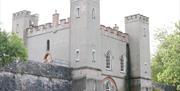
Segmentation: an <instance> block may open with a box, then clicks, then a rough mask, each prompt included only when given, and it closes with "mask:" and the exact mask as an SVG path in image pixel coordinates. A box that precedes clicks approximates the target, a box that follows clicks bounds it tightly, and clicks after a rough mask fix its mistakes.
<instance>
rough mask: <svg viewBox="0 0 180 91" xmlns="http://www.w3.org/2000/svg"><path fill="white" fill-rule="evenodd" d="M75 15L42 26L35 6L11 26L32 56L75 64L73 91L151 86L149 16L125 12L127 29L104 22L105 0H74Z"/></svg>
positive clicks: (143, 90) (146, 89) (134, 90)
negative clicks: (126, 13)
mask: <svg viewBox="0 0 180 91" xmlns="http://www.w3.org/2000/svg"><path fill="white" fill-rule="evenodd" d="M70 6H71V7H70V18H68V19H59V14H58V13H57V12H55V14H53V16H52V23H46V24H43V25H38V15H37V14H31V12H30V11H26V10H23V11H20V12H17V13H14V14H13V20H12V31H13V32H15V33H17V34H18V36H19V37H21V38H22V39H23V40H24V43H25V45H26V46H27V49H28V60H30V61H38V62H44V63H49V64H56V65H60V66H65V67H69V68H72V79H73V80H72V91H128V90H129V91H130V90H131V91H152V85H151V69H150V45H149V19H148V17H146V16H143V15H140V14H136V15H131V16H127V17H125V32H126V33H123V32H121V31H119V28H118V26H117V25H115V26H114V27H113V28H111V27H106V26H104V25H100V0H70Z"/></svg>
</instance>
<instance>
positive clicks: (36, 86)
mask: <svg viewBox="0 0 180 91" xmlns="http://www.w3.org/2000/svg"><path fill="white" fill-rule="evenodd" d="M71 90H72V78H71V69H70V68H66V67H62V66H57V65H51V64H42V63H38V62H32V61H31V62H25V63H12V64H10V65H8V66H5V67H4V68H1V69H0V91H71Z"/></svg>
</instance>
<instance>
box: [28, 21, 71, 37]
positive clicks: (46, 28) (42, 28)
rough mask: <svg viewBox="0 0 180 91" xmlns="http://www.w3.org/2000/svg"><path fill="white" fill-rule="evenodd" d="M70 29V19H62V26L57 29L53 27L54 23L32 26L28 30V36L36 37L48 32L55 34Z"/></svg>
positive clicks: (59, 25)
mask: <svg viewBox="0 0 180 91" xmlns="http://www.w3.org/2000/svg"><path fill="white" fill-rule="evenodd" d="M69 27H70V26H69V18H68V19H61V20H60V24H58V26H56V27H53V24H52V23H46V24H42V25H39V26H31V27H29V28H27V29H26V32H27V35H28V36H34V35H38V34H42V33H47V32H53V31H54V32H55V31H57V30H62V29H66V28H69Z"/></svg>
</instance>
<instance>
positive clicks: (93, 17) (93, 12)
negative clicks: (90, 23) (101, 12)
mask: <svg viewBox="0 0 180 91" xmlns="http://www.w3.org/2000/svg"><path fill="white" fill-rule="evenodd" d="M92 19H95V9H94V8H93V9H92Z"/></svg>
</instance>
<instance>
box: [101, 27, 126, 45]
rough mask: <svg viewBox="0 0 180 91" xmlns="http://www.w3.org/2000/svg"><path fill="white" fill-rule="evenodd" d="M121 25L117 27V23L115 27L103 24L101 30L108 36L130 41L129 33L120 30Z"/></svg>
mask: <svg viewBox="0 0 180 91" xmlns="http://www.w3.org/2000/svg"><path fill="white" fill-rule="evenodd" d="M118 29H119V27H117V25H115V27H114V28H111V27H106V26H104V25H101V27H100V30H101V31H102V34H103V35H104V36H108V37H111V38H113V39H117V40H120V41H123V42H128V34H127V33H123V32H121V31H119V30H118Z"/></svg>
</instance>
